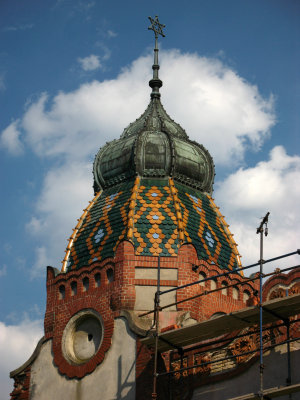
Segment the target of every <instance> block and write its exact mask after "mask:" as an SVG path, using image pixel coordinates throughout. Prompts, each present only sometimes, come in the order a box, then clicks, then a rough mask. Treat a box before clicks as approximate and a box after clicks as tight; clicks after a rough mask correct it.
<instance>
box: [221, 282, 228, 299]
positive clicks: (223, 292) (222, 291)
mask: <svg viewBox="0 0 300 400" xmlns="http://www.w3.org/2000/svg"><path fill="white" fill-rule="evenodd" d="M221 286H222V288H223V289H222V290H221V293H222V294H224V295H225V296H226V295H227V293H228V288H227V286H228V283H227V282H225V281H223V282H222V285H221Z"/></svg>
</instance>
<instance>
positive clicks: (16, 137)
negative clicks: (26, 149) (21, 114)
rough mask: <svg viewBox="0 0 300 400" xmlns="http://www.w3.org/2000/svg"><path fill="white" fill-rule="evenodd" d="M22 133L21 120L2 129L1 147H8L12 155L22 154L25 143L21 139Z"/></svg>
mask: <svg viewBox="0 0 300 400" xmlns="http://www.w3.org/2000/svg"><path fill="white" fill-rule="evenodd" d="M20 135H21V131H20V129H19V120H17V121H14V122H12V123H11V124H10V125H8V127H7V128H5V129H4V130H3V131H2V133H1V136H0V144H1V147H4V148H6V149H7V150H8V151H9V153H10V154H12V155H20V154H22V153H23V144H22V142H21V141H20Z"/></svg>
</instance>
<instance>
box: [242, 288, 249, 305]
mask: <svg viewBox="0 0 300 400" xmlns="http://www.w3.org/2000/svg"><path fill="white" fill-rule="evenodd" d="M249 298H250V292H248V290H244V293H243V300H244V303H246V301H247V300H248V299H249Z"/></svg>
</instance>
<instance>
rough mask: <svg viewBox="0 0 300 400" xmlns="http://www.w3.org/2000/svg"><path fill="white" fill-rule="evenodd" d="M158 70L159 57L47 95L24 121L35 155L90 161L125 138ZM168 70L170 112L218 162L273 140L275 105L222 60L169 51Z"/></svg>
mask: <svg viewBox="0 0 300 400" xmlns="http://www.w3.org/2000/svg"><path fill="white" fill-rule="evenodd" d="M151 63H152V57H150V56H149V57H140V58H139V59H137V60H136V61H134V62H133V63H132V64H131V65H130V66H129V67H127V68H124V69H123V71H122V72H121V73H120V75H119V76H118V77H117V78H116V79H113V80H110V81H104V82H98V81H93V82H91V83H86V84H84V85H82V86H80V87H79V88H78V89H77V90H75V91H73V92H69V93H64V92H60V93H59V94H58V95H57V96H55V97H54V98H53V99H49V98H48V97H47V95H46V94H42V95H41V97H40V99H39V100H38V101H37V102H34V103H32V104H31V105H30V106H29V108H28V109H27V112H26V113H25V115H24V117H23V127H24V129H25V131H26V137H27V140H28V141H29V143H30V144H31V146H32V147H33V149H34V151H36V152H37V153H39V154H43V155H62V154H72V155H73V156H75V154H76V155H77V156H76V157H78V156H80V157H83V156H85V155H87V154H93V153H95V150H96V149H97V147H98V146H99V145H101V144H103V142H104V141H105V140H110V139H112V138H116V137H118V136H119V135H120V133H121V132H122V130H123V129H124V127H125V126H126V125H127V124H128V123H130V122H132V121H133V120H134V119H135V118H136V117H137V116H139V115H140V114H141V113H142V112H143V111H144V109H145V107H146V104H147V99H148V98H149V97H148V96H149V88H148V87H147V84H146V82H147V81H148V79H149V75H150V74H151V71H150V65H151ZM161 71H162V74H161V75H162V79H163V80H164V87H163V88H162V101H163V104H164V105H165V108H166V109H167V110H168V112H169V114H170V115H171V116H172V117H175V119H176V121H178V122H179V123H181V124H182V126H183V127H184V128H185V129H186V131H187V132H188V134H189V136H190V137H191V139H195V140H198V141H200V142H201V143H203V144H204V145H205V146H206V147H207V148H208V149H209V150H210V151H211V153H212V155H213V156H214V159H215V162H216V163H222V164H232V163H234V164H236V163H238V162H239V161H241V160H242V159H243V156H244V152H245V151H246V149H247V146H248V144H249V143H250V144H251V145H252V146H253V147H254V148H256V149H257V148H259V147H260V145H261V144H262V142H263V141H264V140H265V139H266V137H268V134H269V130H270V128H271V127H272V126H273V124H274V123H275V117H274V113H273V100H272V98H270V99H264V98H262V97H261V96H260V94H259V91H258V89H257V87H256V86H254V85H251V84H249V83H247V82H245V80H244V79H242V78H241V77H239V76H238V75H237V74H236V73H235V72H234V71H232V70H231V69H230V68H228V67H227V66H226V65H224V64H222V63H221V62H220V61H219V60H216V59H207V58H203V57H199V56H197V55H196V54H194V55H192V54H181V53H180V52H179V51H168V52H163V55H162V66H161ZM133 88H134V90H133ZM179 93H180V95H178V94H179ZM46 107H47V109H46Z"/></svg>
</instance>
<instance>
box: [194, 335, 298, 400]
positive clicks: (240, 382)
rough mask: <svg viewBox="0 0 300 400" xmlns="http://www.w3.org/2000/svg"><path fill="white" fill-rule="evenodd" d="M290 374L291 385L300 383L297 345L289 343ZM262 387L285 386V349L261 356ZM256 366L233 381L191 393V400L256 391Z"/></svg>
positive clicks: (220, 399)
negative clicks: (262, 366) (262, 367)
mask: <svg viewBox="0 0 300 400" xmlns="http://www.w3.org/2000/svg"><path fill="white" fill-rule="evenodd" d="M291 348H292V350H294V351H292V352H291V371H292V384H293V383H298V382H299V371H300V343H297V342H295V343H292V344H291ZM264 365H265V369H264V388H265V389H268V388H272V387H277V386H285V385H286V378H287V353H286V346H281V347H277V348H276V349H275V350H272V351H271V352H269V353H268V355H265V357H264ZM259 382H260V381H259V363H258V362H256V363H255V364H254V365H252V367H250V368H249V369H247V370H246V371H245V372H244V373H243V374H241V375H238V376H237V377H235V378H233V379H227V380H224V381H222V382H219V383H215V384H211V385H205V386H202V387H200V388H198V389H196V390H195V391H194V394H193V397H192V400H225V399H230V398H233V397H237V396H242V395H245V394H247V393H257V392H258V391H259ZM277 399H278V400H290V399H293V400H299V399H300V393H294V394H292V397H289V396H288V395H287V396H281V397H277Z"/></svg>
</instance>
